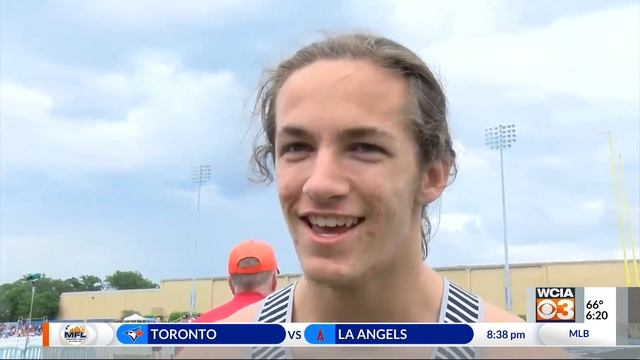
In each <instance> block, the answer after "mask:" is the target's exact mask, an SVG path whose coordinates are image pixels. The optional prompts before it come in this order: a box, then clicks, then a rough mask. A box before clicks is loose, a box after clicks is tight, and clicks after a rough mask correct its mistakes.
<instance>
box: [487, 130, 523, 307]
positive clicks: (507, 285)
mask: <svg viewBox="0 0 640 360" xmlns="http://www.w3.org/2000/svg"><path fill="white" fill-rule="evenodd" d="M484 141H485V145H486V146H488V147H489V148H491V149H492V150H499V151H500V184H501V186H502V237H503V240H504V294H505V304H506V307H507V310H508V311H511V276H510V275H509V242H508V240H507V205H506V200H505V195H504V164H503V160H502V158H503V155H502V153H503V150H504V149H506V148H510V147H511V145H512V144H514V143H515V142H516V126H515V125H514V124H511V125H502V124H500V125H498V126H494V127H491V128H486V129H484Z"/></svg>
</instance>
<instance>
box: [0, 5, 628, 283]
mask: <svg viewBox="0 0 640 360" xmlns="http://www.w3.org/2000/svg"><path fill="white" fill-rule="evenodd" d="M639 13H640V5H639V3H638V2H637V1H634V0H631V1H607V2H602V1H582V0H576V1H562V2H557V1H536V2H530V1H498V0H496V1H369V0H354V1H326V2H317V1H250V0H244V1H237V0H234V1H227V0H220V1H189V0H186V1H135V0H132V1H128V2H126V5H125V4H122V3H115V2H106V1H55V2H53V1H51V2H49V1H3V2H0V17H1V19H0V20H1V21H0V41H1V42H0V101H1V102H0V121H1V122H0V130H1V131H0V141H1V142H0V171H1V177H0V283H4V282H11V281H14V280H16V279H18V278H19V277H20V276H21V275H22V274H25V273H29V272H44V273H46V274H47V275H49V276H52V277H61V278H65V277H69V276H79V275H82V274H95V275H98V276H105V275H107V274H110V273H112V272H113V271H115V270H138V271H140V272H142V273H143V274H144V275H145V276H148V277H149V278H151V279H153V280H155V281H159V280H162V279H166V278H181V277H191V276H193V275H194V274H195V275H196V276H222V275H224V274H225V271H226V257H227V254H228V251H229V249H230V248H231V247H232V246H233V244H235V243H236V242H238V241H240V240H243V239H246V238H259V239H263V240H266V241H268V242H270V243H271V244H272V245H273V246H274V247H275V249H276V252H277V256H278V259H279V262H280V267H281V270H282V271H283V272H286V273H296V272H299V271H300V267H299V265H298V261H297V258H296V256H295V252H294V250H293V247H292V245H291V239H290V237H289V234H288V231H287V229H286V227H285V225H284V222H283V219H282V215H281V213H280V210H279V204H278V201H277V195H276V192H275V189H274V186H273V185H271V186H263V185H255V184H251V183H250V182H249V181H248V180H247V177H246V175H247V170H248V156H249V152H250V145H251V141H252V128H251V126H250V124H251V122H250V111H251V107H252V104H253V95H254V93H255V89H256V85H257V83H258V80H259V77H260V73H261V71H262V69H263V68H264V67H265V66H273V65H276V64H277V63H278V61H279V60H281V59H282V58H284V57H285V56H287V55H290V54H291V53H292V52H293V51H294V50H295V49H297V48H298V47H300V46H302V45H304V44H306V43H308V42H309V41H311V40H315V39H318V38H320V37H321V36H322V35H323V34H324V33H327V32H340V31H349V30H366V31H373V32H377V33H380V34H383V35H386V36H389V37H391V38H393V39H395V40H397V41H399V42H401V43H403V44H405V45H407V46H409V47H410V48H412V49H413V50H415V51H416V52H417V53H419V54H420V55H421V56H422V57H423V59H424V60H425V61H426V62H427V63H428V64H430V66H431V67H432V68H433V70H434V71H435V72H436V73H437V74H438V76H439V77H440V79H441V80H442V82H443V84H444V86H445V90H446V92H447V94H448V96H449V108H450V112H449V115H450V117H449V119H450V124H451V128H452V133H453V137H454V141H455V145H456V148H457V150H458V153H459V167H460V169H459V174H458V177H457V179H456V180H455V182H454V183H453V184H452V185H451V187H450V188H449V189H448V190H447V191H446V192H445V194H444V196H443V198H442V200H441V201H440V202H439V204H438V205H437V206H435V207H433V209H432V211H431V212H432V214H433V216H434V219H433V221H434V222H437V223H439V226H438V231H437V233H436V235H435V238H434V239H433V241H432V242H431V245H430V255H429V259H428V262H429V263H430V264H432V265H433V266H449V265H476V264H499V263H501V262H502V257H503V253H502V251H503V248H502V241H503V240H502V222H501V221H502V218H501V214H502V212H501V211H502V210H501V206H500V204H501V203H500V177H499V158H498V154H497V153H496V152H495V151H491V150H489V149H487V148H485V147H484V139H483V136H484V135H483V129H484V128H486V127H491V126H494V125H496V124H498V123H503V124H511V123H513V124H516V126H517V129H518V142H517V144H516V146H515V147H513V148H511V149H509V150H508V151H507V152H506V153H505V162H504V165H505V177H506V192H507V211H508V227H509V241H510V255H511V260H512V262H528V261H556V260H587V259H613V258H621V257H622V248H621V246H620V242H619V228H618V224H617V223H616V205H615V201H614V193H613V191H612V185H611V173H610V162H609V152H608V143H607V137H606V135H603V134H601V133H600V132H602V131H611V132H612V134H613V139H614V146H615V154H616V155H617V154H620V155H621V156H622V160H623V167H624V179H625V182H626V185H627V196H626V200H627V202H628V204H629V206H630V215H631V216H630V217H631V219H632V220H633V225H632V229H633V230H634V235H635V239H636V255H637V256H639V257H640V248H639V247H638V243H639V242H638V241H637V239H638V235H639V233H640V231H638V220H637V219H638V218H640V210H639V204H640V201H639V199H640V194H639V191H638V189H639V187H640V186H639V184H640V179H639V168H640V162H639V161H640V159H639V154H640V125H639V123H640V103H639V102H640V100H639V99H640V70H639V69H640V58H639V56H640V45H639V44H640V36H639V35H638V34H640V17H639V15H638V14H639ZM200 163H206V164H211V166H212V169H213V173H212V179H211V181H210V182H209V183H208V184H207V185H206V186H205V187H204V188H203V189H202V197H201V213H200V223H199V226H196V221H195V214H196V192H195V191H196V188H195V187H194V186H193V185H192V184H190V183H189V180H188V179H189V176H190V171H191V169H192V168H193V167H194V166H196V165H198V164H200ZM195 240H197V243H198V244H197V249H196V247H195V245H194V243H195ZM627 251H628V253H629V254H630V251H631V248H630V247H628V250H627Z"/></svg>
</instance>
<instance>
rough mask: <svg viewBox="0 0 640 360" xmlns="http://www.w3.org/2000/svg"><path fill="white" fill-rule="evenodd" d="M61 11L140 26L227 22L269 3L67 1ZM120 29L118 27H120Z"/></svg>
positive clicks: (96, 20) (252, 14)
mask: <svg viewBox="0 0 640 360" xmlns="http://www.w3.org/2000/svg"><path fill="white" fill-rule="evenodd" d="M58 6H59V7H60V11H61V12H63V13H67V15H72V16H74V19H77V18H79V17H80V18H84V20H85V21H86V22H89V23H92V24H94V25H95V24H105V25H117V26H118V27H121V26H125V27H129V28H136V29H148V27H149V26H167V25H177V24H186V25H194V24H210V25H216V26H220V25H224V24H229V23H232V22H243V21H246V20H250V19H253V18H256V17H258V16H264V14H265V9H266V4H265V3H264V2H263V1H254V0H216V1H208V0H181V1H154V0H130V1H127V3H126V4H120V3H114V2H111V1H82V2H77V1H73V2H63V3H61V4H58ZM116 29H117V28H116Z"/></svg>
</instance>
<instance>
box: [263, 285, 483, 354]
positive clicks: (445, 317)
mask: <svg viewBox="0 0 640 360" xmlns="http://www.w3.org/2000/svg"><path fill="white" fill-rule="evenodd" d="M295 285H296V283H292V284H289V285H288V286H286V287H285V288H283V289H281V290H278V291H276V292H274V293H272V294H270V295H269V296H267V297H266V298H265V299H264V300H263V301H262V306H261V309H260V311H258V316H257V322H261V323H284V322H291V313H292V311H293V292H294V289H295ZM443 290H444V291H443V292H442V305H441V307H440V318H439V319H438V322H440V323H475V322H480V321H482V314H483V308H482V301H481V300H480V298H479V297H477V296H475V295H473V294H471V293H469V292H467V291H466V290H464V289H463V288H461V287H460V286H458V285H456V284H454V283H452V282H449V280H447V279H446V278H445V279H444V289H443ZM476 355H477V354H476V350H475V349H473V348H470V347H438V348H434V349H433V352H432V353H431V357H432V358H433V359H473V358H476ZM290 357H291V354H290V353H289V349H287V348H282V347H256V348H254V349H253V350H252V352H251V358H252V359H287V358H290Z"/></svg>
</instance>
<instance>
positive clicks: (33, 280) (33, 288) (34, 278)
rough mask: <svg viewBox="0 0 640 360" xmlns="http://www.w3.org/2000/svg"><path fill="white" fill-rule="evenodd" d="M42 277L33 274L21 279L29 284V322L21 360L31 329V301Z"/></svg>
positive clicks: (25, 350)
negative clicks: (37, 283)
mask: <svg viewBox="0 0 640 360" xmlns="http://www.w3.org/2000/svg"><path fill="white" fill-rule="evenodd" d="M43 276H44V274H40V273H34V274H28V275H25V276H23V277H22V280H24V281H30V282H31V305H30V306H29V320H28V322H27V339H26V340H25V342H24V351H23V352H22V357H23V358H24V356H25V354H26V352H27V346H29V330H30V329H31V316H32V315H33V300H34V298H35V296H36V281H38V280H39V279H41V278H42V277H43Z"/></svg>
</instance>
